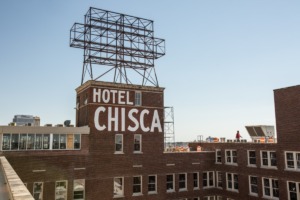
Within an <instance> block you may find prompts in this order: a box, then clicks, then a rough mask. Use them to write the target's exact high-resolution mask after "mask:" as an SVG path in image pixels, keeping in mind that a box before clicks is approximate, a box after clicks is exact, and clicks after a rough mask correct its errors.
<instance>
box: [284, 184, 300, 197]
mask: <svg viewBox="0 0 300 200" xmlns="http://www.w3.org/2000/svg"><path fill="white" fill-rule="evenodd" d="M289 183H293V184H295V185H296V187H295V188H294V190H292V191H291V190H290V186H289ZM286 184H287V192H288V200H290V199H291V192H292V193H296V195H297V200H300V182H295V181H287V182H286Z"/></svg>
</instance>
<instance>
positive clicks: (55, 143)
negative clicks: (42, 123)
mask: <svg viewBox="0 0 300 200" xmlns="http://www.w3.org/2000/svg"><path fill="white" fill-rule="evenodd" d="M52 149H59V134H53V141H52Z"/></svg>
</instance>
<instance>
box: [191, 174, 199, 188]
mask: <svg viewBox="0 0 300 200" xmlns="http://www.w3.org/2000/svg"><path fill="white" fill-rule="evenodd" d="M195 174H196V177H197V178H196V179H195V177H194V175H195ZM195 181H196V183H197V187H195ZM193 188H194V190H199V189H200V187H199V172H194V173H193Z"/></svg>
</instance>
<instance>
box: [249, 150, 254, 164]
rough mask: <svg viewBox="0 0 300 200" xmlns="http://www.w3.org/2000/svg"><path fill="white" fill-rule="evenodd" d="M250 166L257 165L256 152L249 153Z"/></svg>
mask: <svg viewBox="0 0 300 200" xmlns="http://www.w3.org/2000/svg"><path fill="white" fill-rule="evenodd" d="M248 165H249V166H254V165H256V152H255V151H248Z"/></svg>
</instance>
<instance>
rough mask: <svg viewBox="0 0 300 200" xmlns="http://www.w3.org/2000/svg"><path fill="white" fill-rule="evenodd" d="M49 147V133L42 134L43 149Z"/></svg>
mask: <svg viewBox="0 0 300 200" xmlns="http://www.w3.org/2000/svg"><path fill="white" fill-rule="evenodd" d="M49 147H50V134H44V135H43V149H49Z"/></svg>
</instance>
